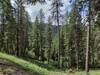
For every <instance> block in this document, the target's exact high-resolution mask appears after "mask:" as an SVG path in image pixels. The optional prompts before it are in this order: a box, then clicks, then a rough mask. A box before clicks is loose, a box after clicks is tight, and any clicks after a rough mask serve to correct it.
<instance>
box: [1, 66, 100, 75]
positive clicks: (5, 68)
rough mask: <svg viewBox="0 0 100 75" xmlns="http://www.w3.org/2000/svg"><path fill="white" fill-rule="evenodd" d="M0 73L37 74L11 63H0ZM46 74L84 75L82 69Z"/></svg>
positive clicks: (99, 72)
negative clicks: (72, 71)
mask: <svg viewBox="0 0 100 75" xmlns="http://www.w3.org/2000/svg"><path fill="white" fill-rule="evenodd" d="M0 75H37V74H33V73H30V72H28V71H26V70H22V69H20V68H17V67H15V66H11V65H0ZM48 75H85V72H84V71H80V72H74V73H67V72H64V71H49V74H48ZM90 75H100V70H92V71H90Z"/></svg>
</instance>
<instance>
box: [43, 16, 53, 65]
mask: <svg viewBox="0 0 100 75" xmlns="http://www.w3.org/2000/svg"><path fill="white" fill-rule="evenodd" d="M45 45H46V50H47V56H48V64H49V63H50V59H51V46H52V26H51V18H50V17H49V18H48V24H47V26H46V29H45Z"/></svg>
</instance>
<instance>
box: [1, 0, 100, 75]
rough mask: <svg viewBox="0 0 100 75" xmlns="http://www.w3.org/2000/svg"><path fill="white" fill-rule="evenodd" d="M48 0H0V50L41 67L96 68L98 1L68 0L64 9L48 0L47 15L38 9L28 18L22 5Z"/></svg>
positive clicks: (99, 60) (99, 54)
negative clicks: (33, 16)
mask: <svg viewBox="0 0 100 75" xmlns="http://www.w3.org/2000/svg"><path fill="white" fill-rule="evenodd" d="M48 1H49V0H46V1H45V0H13V3H12V0H0V52H2V53H7V54H10V55H13V56H16V57H19V58H22V59H24V60H27V61H29V62H34V63H35V64H37V65H39V64H40V63H41V64H42V67H44V68H47V67H46V66H48V68H49V67H52V68H54V69H63V70H66V69H68V70H71V71H73V70H75V71H79V70H85V71H86V75H88V73H89V70H90V69H100V0H69V1H66V2H69V4H70V6H69V7H66V10H62V8H63V7H64V3H63V0H50V3H51V5H50V9H48V10H49V11H50V13H48V14H50V15H49V17H47V16H48V14H46V13H45V12H44V10H43V9H42V8H41V9H40V11H39V12H38V13H39V14H38V15H36V17H35V20H34V21H32V18H31V16H32V15H29V12H27V10H26V8H25V6H26V5H31V6H33V7H34V6H35V5H36V4H37V3H40V4H41V5H44V4H46V3H47V2H48ZM32 11H34V10H32ZM63 11H64V12H65V13H64V14H63V13H62V12H63ZM47 18H48V19H47ZM0 62H1V61H0ZM38 63H39V64H38ZM40 66H41V65H40Z"/></svg>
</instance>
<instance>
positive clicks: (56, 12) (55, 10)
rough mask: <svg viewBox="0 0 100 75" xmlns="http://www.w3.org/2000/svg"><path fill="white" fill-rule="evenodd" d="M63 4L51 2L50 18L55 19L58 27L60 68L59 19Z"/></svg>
mask: <svg viewBox="0 0 100 75" xmlns="http://www.w3.org/2000/svg"><path fill="white" fill-rule="evenodd" d="M62 6H63V3H62V1H61V0H53V1H52V16H53V18H54V19H55V22H56V24H57V26H58V29H57V30H58V66H59V67H61V64H60V61H61V60H60V52H61V45H60V18H61V13H60V12H61V7H62Z"/></svg>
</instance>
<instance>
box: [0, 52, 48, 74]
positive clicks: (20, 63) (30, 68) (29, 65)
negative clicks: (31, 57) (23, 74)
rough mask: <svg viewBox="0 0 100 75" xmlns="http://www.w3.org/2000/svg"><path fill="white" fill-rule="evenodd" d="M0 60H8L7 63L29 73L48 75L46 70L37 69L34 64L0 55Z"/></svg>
mask: <svg viewBox="0 0 100 75" xmlns="http://www.w3.org/2000/svg"><path fill="white" fill-rule="evenodd" d="M0 58H1V59H4V60H8V61H10V62H12V63H14V64H16V65H18V66H20V67H21V68H23V69H25V70H28V71H30V72H33V73H39V74H40V75H48V71H47V70H46V69H44V68H41V67H39V66H37V65H35V64H32V63H30V62H27V61H25V60H22V59H19V58H16V57H14V56H11V55H7V54H4V53H0Z"/></svg>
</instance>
